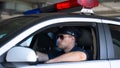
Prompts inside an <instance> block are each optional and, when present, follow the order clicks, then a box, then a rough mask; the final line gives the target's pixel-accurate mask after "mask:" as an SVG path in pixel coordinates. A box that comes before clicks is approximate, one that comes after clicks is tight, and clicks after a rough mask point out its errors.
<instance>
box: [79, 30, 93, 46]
mask: <svg viewBox="0 0 120 68" xmlns="http://www.w3.org/2000/svg"><path fill="white" fill-rule="evenodd" d="M80 32H81V36H80V37H79V38H78V45H80V46H85V47H91V46H92V44H93V39H92V33H91V31H90V30H88V29H80Z"/></svg>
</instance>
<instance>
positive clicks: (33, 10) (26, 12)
mask: <svg viewBox="0 0 120 68" xmlns="http://www.w3.org/2000/svg"><path fill="white" fill-rule="evenodd" d="M40 13H41V11H40V9H39V8H36V9H32V10H28V11H25V12H23V14H24V15H30V14H40Z"/></svg>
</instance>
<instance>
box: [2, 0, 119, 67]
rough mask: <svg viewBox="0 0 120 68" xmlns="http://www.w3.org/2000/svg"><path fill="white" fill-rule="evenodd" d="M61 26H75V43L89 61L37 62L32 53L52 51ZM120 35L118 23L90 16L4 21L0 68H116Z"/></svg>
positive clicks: (46, 15) (43, 16)
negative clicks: (83, 51)
mask: <svg viewBox="0 0 120 68" xmlns="http://www.w3.org/2000/svg"><path fill="white" fill-rule="evenodd" d="M81 1H82V0H81ZM64 26H67V27H71V26H72V27H73V26H74V27H75V28H77V29H78V30H79V31H80V32H81V37H80V38H79V40H78V43H79V44H81V46H80V47H81V48H83V49H85V50H86V51H87V52H88V53H89V56H90V59H88V60H86V61H81V62H60V63H44V62H39V61H38V60H37V59H38V56H37V54H36V53H35V51H36V50H39V51H42V52H44V53H48V52H51V51H54V49H56V48H57V46H56V41H55V40H56V39H55V37H56V36H55V34H56V31H57V30H58V29H59V28H61V27H64ZM119 34H120V20H119V19H114V18H106V17H102V16H97V15H93V14H90V15H88V14H87V15H86V14H76V13H41V14H37V15H25V16H19V17H15V18H11V19H7V20H4V21H2V22H0V68H8V67H12V68H38V67H39V68H73V67H76V68H119V65H120V36H119Z"/></svg>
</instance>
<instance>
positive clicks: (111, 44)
mask: <svg viewBox="0 0 120 68" xmlns="http://www.w3.org/2000/svg"><path fill="white" fill-rule="evenodd" d="M102 22H103V23H104V28H105V36H106V40H107V41H106V44H107V52H108V53H107V55H108V60H109V63H110V66H111V68H119V65H120V36H119V35H120V20H105V19H103V20H102Z"/></svg>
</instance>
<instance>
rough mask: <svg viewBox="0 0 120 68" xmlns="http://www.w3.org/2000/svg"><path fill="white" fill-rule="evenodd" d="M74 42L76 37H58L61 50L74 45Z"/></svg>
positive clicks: (61, 35)
mask: <svg viewBox="0 0 120 68" xmlns="http://www.w3.org/2000/svg"><path fill="white" fill-rule="evenodd" d="M74 41H75V38H74V36H71V35H68V34H60V35H58V36H57V42H58V47H59V48H61V49H65V48H67V47H69V45H71V44H73V43H74Z"/></svg>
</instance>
